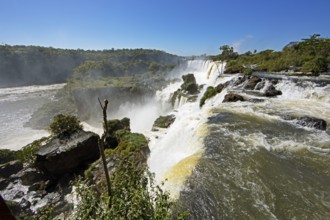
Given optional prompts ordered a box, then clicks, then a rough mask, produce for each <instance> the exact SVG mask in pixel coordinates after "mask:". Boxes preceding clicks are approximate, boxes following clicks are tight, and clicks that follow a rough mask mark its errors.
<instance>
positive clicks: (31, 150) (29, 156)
mask: <svg viewBox="0 0 330 220" xmlns="http://www.w3.org/2000/svg"><path fill="white" fill-rule="evenodd" d="M50 139H51V138H50V137H43V138H40V139H39V140H35V141H33V142H32V143H30V144H28V145H26V146H25V147H23V148H22V149H20V150H18V151H16V152H15V153H16V159H17V160H20V161H22V162H23V163H34V161H35V158H36V156H35V154H36V153H37V152H38V151H39V149H40V147H41V146H42V145H43V144H45V142H47V141H49V140H50Z"/></svg>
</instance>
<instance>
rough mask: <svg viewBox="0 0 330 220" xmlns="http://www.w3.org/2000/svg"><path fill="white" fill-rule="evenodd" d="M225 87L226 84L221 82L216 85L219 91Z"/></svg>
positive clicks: (216, 89)
mask: <svg viewBox="0 0 330 220" xmlns="http://www.w3.org/2000/svg"><path fill="white" fill-rule="evenodd" d="M224 88H226V85H225V84H223V83H220V84H219V85H217V86H216V87H215V91H217V93H221V92H222V90H223V89H224Z"/></svg>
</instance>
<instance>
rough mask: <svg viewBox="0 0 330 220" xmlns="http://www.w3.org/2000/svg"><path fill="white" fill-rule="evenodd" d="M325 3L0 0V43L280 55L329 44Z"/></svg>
mask: <svg viewBox="0 0 330 220" xmlns="http://www.w3.org/2000/svg"><path fill="white" fill-rule="evenodd" d="M329 9H330V1H329V0H299V1H298V0H203V1H202V0H199V1H197V0H0V44H9V45H40V46H52V47H55V48H73V49H76V48H81V49H110V48H115V49H117V48H149V49H160V50H164V51H166V52H169V53H174V54H178V55H200V54H217V53H219V47H220V46H221V45H224V44H229V45H232V46H234V48H235V49H236V50H237V51H238V52H241V53H242V52H246V51H248V50H251V51H253V50H254V49H257V50H258V51H260V50H264V49H274V50H281V49H282V47H283V46H285V45H286V44H287V43H289V42H291V41H297V40H300V39H302V38H306V37H309V36H310V35H312V34H314V33H319V34H321V36H323V37H330V17H329V15H330V14H329Z"/></svg>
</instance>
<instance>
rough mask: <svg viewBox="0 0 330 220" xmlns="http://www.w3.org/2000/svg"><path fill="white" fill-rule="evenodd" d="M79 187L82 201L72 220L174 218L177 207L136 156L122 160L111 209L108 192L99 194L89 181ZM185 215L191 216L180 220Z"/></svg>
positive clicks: (160, 219)
mask: <svg viewBox="0 0 330 220" xmlns="http://www.w3.org/2000/svg"><path fill="white" fill-rule="evenodd" d="M76 185H77V193H78V197H79V198H80V199H81V201H80V202H79V204H78V207H77V209H76V212H75V214H74V216H73V218H72V219H155V220H157V219H159V220H163V219H173V218H172V217H173V216H172V215H173V213H172V209H173V208H174V206H175V205H176V204H175V203H174V201H172V200H171V199H170V197H169V194H168V193H167V192H164V191H163V190H162V189H161V188H160V186H158V185H155V183H154V176H153V175H152V174H151V173H150V172H149V171H148V170H147V169H146V167H145V166H143V165H141V164H140V165H139V162H138V161H136V160H134V159H133V157H127V158H122V159H121V160H120V162H119V164H118V166H117V167H116V169H115V172H114V174H113V176H112V178H111V186H112V196H111V207H109V202H110V197H109V196H108V195H107V193H106V190H105V189H104V190H102V192H100V193H99V192H98V191H97V189H96V186H95V185H93V184H92V185H90V184H88V181H78V182H77V184H76ZM184 216H187V213H185V212H184V213H179V214H178V216H176V219H183V217H184Z"/></svg>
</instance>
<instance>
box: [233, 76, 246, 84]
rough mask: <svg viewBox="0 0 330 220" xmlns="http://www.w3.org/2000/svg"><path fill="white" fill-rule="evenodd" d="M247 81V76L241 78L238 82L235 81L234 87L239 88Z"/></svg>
mask: <svg viewBox="0 0 330 220" xmlns="http://www.w3.org/2000/svg"><path fill="white" fill-rule="evenodd" d="M245 80H246V76H240V77H238V78H237V80H235V81H234V83H233V84H234V86H238V85H241V84H242V83H244V82H245Z"/></svg>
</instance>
